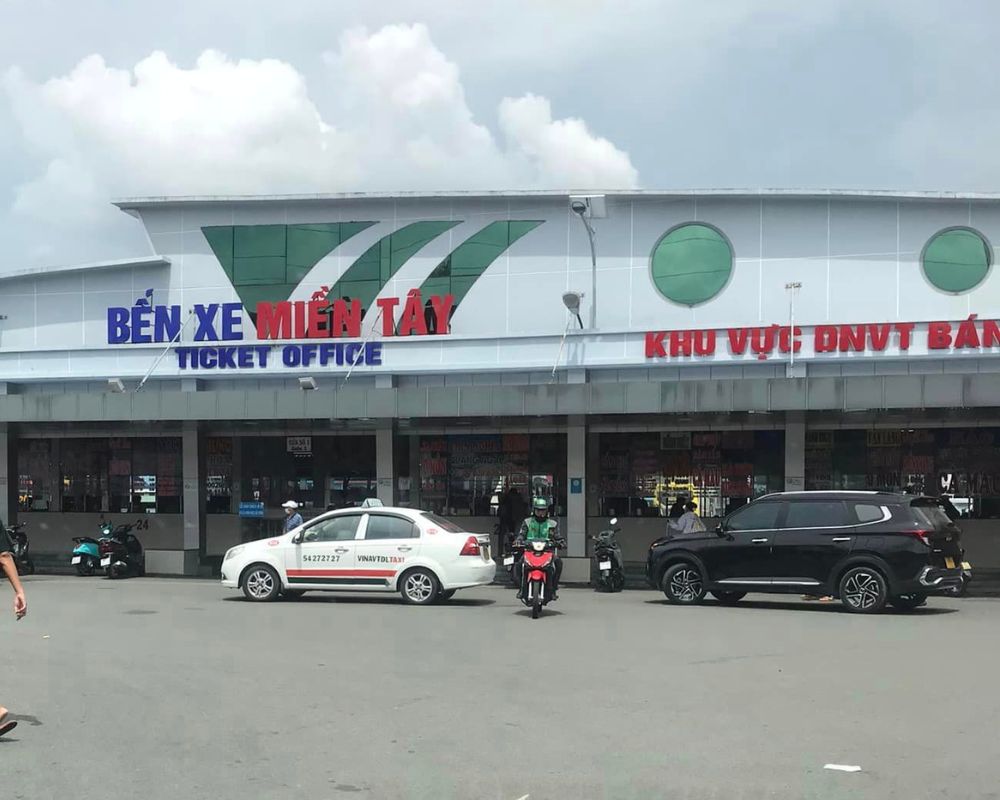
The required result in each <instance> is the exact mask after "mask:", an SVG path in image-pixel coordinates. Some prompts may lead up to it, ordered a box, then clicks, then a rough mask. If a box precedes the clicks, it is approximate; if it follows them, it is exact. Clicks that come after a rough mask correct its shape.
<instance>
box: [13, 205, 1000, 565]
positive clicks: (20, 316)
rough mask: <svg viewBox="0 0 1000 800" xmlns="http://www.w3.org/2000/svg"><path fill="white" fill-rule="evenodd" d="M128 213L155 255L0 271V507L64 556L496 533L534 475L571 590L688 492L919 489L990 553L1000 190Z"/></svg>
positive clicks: (724, 502)
mask: <svg viewBox="0 0 1000 800" xmlns="http://www.w3.org/2000/svg"><path fill="white" fill-rule="evenodd" d="M574 201H576V202H577V203H583V204H584V208H583V213H582V214H578V213H577V212H575V211H574V210H573V203H574ZM118 205H119V207H120V208H122V210H123V211H125V212H127V213H129V214H132V215H134V216H136V217H138V218H139V219H140V220H141V222H142V224H143V225H144V226H145V229H146V231H147V232H148V235H149V240H150V245H151V250H152V255H147V256H143V257H141V258H137V259H134V260H131V261H118V262H107V263H98V264H89V265H82V266H76V267H69V268H55V269H39V270H22V271H17V270H15V271H14V272H10V273H8V274H6V275H4V276H2V277H0V285H2V298H3V301H4V302H3V308H0V315H2V316H3V320H2V322H0V326H2V327H0V382H2V383H0V391H2V394H0V425H2V431H0V450H2V452H3V453H4V454H5V456H6V457H5V458H3V459H0V472H2V474H0V480H3V481H4V482H5V483H6V488H7V491H6V492H3V493H0V516H2V517H3V519H4V520H5V521H9V520H14V519H16V520H18V521H27V522H29V525H30V527H29V533H30V535H31V537H32V548H33V550H34V551H35V552H36V553H38V554H41V555H43V556H44V557H50V558H52V559H59V558H61V557H62V556H63V555H65V554H67V553H68V552H69V551H70V550H71V549H72V543H71V540H70V537H72V536H79V535H87V534H89V533H92V532H93V531H94V530H96V526H97V524H98V523H99V521H100V520H101V519H102V518H111V519H114V520H116V521H117V520H121V521H132V522H135V523H136V524H137V526H138V528H139V530H138V535H139V536H140V539H142V541H143V542H144V544H145V546H146V548H147V551H148V557H147V558H148V565H149V570H150V571H151V572H160V573H167V574H170V573H175V574H193V573H197V572H199V571H205V570H210V569H211V568H212V566H213V565H214V564H215V563H217V561H218V559H219V557H220V556H221V554H222V553H223V552H224V551H225V549H226V548H228V547H229V546H231V545H232V544H234V543H236V542H239V541H242V540H246V539H248V538H256V537H259V536H265V535H268V533H270V532H271V531H273V530H274V529H275V527H276V526H277V525H278V524H279V516H280V515H279V508H278V506H279V505H280V503H281V502H282V501H284V500H285V499H289V498H292V499H296V500H298V501H299V502H300V503H301V504H302V505H303V506H304V508H305V511H306V514H307V516H308V515H309V514H315V513H319V512H321V511H322V510H324V509H326V508H329V507H338V506H341V505H344V504H348V503H353V502H357V501H358V500H360V499H363V498H364V497H367V496H378V497H380V498H381V499H382V500H383V501H384V502H386V503H396V504H403V505H413V506H420V507H423V508H427V509H432V510H434V511H437V512H440V513H444V514H446V515H448V516H451V517H453V518H454V519H455V520H456V521H459V522H460V524H464V525H466V526H467V527H468V528H469V529H470V530H474V531H492V530H493V529H494V525H495V523H496V522H497V521H498V517H497V511H498V508H499V507H500V498H501V497H502V496H503V495H504V494H505V493H506V492H508V491H509V490H510V489H511V488H517V489H518V491H519V493H520V495H521V497H523V498H525V499H527V498H528V497H529V496H544V497H546V498H547V499H548V500H549V501H550V502H551V503H552V505H553V507H554V509H555V511H556V513H557V514H558V515H559V516H560V517H561V518H562V520H563V523H562V524H563V528H564V531H565V532H566V534H567V539H568V554H567V555H568V559H567V577H568V578H578V579H579V578H585V577H586V576H587V575H588V573H589V566H588V562H587V560H586V555H587V552H588V550H587V539H586V535H587V534H588V533H591V534H592V533H594V532H596V530H597V529H599V526H600V525H601V524H602V521H603V519H604V518H606V517H608V516H610V515H612V514H615V515H617V516H619V517H620V518H621V519H622V520H623V523H622V524H623V532H622V537H621V538H622V540H623V544H624V548H625V554H626V558H627V559H628V560H630V561H642V560H644V559H645V554H646V550H647V548H648V544H649V542H650V541H652V540H653V539H654V538H656V537H657V536H658V535H660V534H661V533H662V531H663V529H664V526H665V519H664V516H665V515H666V513H667V510H668V508H669V506H670V505H671V504H672V503H673V502H674V501H676V499H677V497H678V496H681V495H689V496H694V497H695V499H696V500H697V501H698V502H699V504H700V507H701V510H702V512H703V514H704V515H705V516H706V517H717V516H720V515H723V514H725V513H727V512H728V511H731V510H732V509H734V508H736V507H738V506H739V505H741V504H743V503H745V502H748V500H750V499H752V498H753V497H755V496H758V495H760V494H763V493H765V492H768V491H775V490H781V489H786V488H792V489H802V488H807V489H808V488H817V489H823V488H844V489H904V488H907V487H909V488H910V489H911V490H916V491H923V492H926V493H930V494H939V493H946V494H948V495H950V496H951V497H953V498H954V502H955V504H956V506H958V507H959V509H960V510H961V511H962V512H963V514H965V515H967V517H968V519H966V520H964V521H963V528H964V530H965V536H966V542H967V547H968V550H969V556H970V558H971V559H972V561H973V563H978V564H980V565H982V566H994V567H1000V522H998V521H997V519H998V518H1000V456H998V455H997V452H998V450H997V445H1000V413H998V409H997V407H998V406H1000V327H998V325H1000V323H998V320H1000V277H998V275H997V273H996V270H994V269H993V261H994V256H995V250H994V248H993V245H992V244H991V243H992V242H993V241H997V240H998V239H1000V196H998V197H991V196H955V195H917V194H877V193H837V192H829V193H789V192H694V193H677V194H667V193H643V192H629V193H613V194H605V195H591V196H586V197H576V198H575V197H573V196H571V195H569V194H566V193H518V194H505V193H495V194H446V195H421V196H416V195H414V196H376V195H343V196H322V197H259V198H256V197H255V198H192V199H186V198H157V199H144V200H132V201H123V202H121V203H119V204H118ZM588 227H589V228H590V230H591V231H592V232H593V248H594V249H593V252H594V255H595V258H596V269H595V268H594V266H593V263H592V252H591V239H590V236H589V235H588ZM595 289H596V291H595ZM595 301H596V302H595Z"/></svg>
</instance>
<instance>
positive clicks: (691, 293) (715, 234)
mask: <svg viewBox="0 0 1000 800" xmlns="http://www.w3.org/2000/svg"><path fill="white" fill-rule="evenodd" d="M649 268H650V273H651V274H652V277H653V285H654V286H656V290H657V291H658V292H659V293H660V294H662V295H663V296H664V297H666V298H667V299H668V300H673V301H674V302H675V303H680V304H681V305H685V306H694V305H698V303H704V302H705V301H706V300H711V299H712V298H713V297H715V296H716V295H717V294H718V293H719V292H721V291H722V289H723V287H724V286H725V285H726V283H727V282H728V281H729V276H730V275H732V272H733V248H732V247H731V246H730V244H729V241H728V240H727V239H726V237H725V236H723V235H722V234H721V233H720V232H719V231H718V230H716V229H715V228H713V227H712V226H711V225H704V224H702V223H700V222H688V223H685V224H684V225H678V226H677V227H676V228H672V229H671V230H669V231H667V232H666V233H665V234H664V235H663V236H662V237H661V238H660V241H658V242H657V243H656V247H654V248H653V254H652V256H650V259H649Z"/></svg>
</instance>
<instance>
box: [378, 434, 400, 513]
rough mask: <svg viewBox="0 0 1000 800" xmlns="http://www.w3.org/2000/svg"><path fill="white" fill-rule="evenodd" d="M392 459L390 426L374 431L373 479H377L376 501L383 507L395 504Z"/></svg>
mask: <svg viewBox="0 0 1000 800" xmlns="http://www.w3.org/2000/svg"><path fill="white" fill-rule="evenodd" d="M394 472H395V471H394V470H393V459H392V426H391V425H387V426H382V427H379V428H377V429H376V431H375V477H376V478H377V479H378V499H379V500H381V501H382V502H383V503H384V504H385V505H387V506H391V505H395V503H396V478H395V474H394Z"/></svg>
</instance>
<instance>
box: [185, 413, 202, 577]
mask: <svg viewBox="0 0 1000 800" xmlns="http://www.w3.org/2000/svg"><path fill="white" fill-rule="evenodd" d="M181 474H182V478H183V483H184V489H183V491H184V497H183V503H184V540H183V550H184V574H185V575H194V574H197V572H198V566H199V564H200V561H201V542H202V538H203V537H204V535H205V481H204V477H205V476H204V474H203V470H202V458H201V440H200V437H199V435H198V423H197V422H185V423H184V429H183V432H182V434H181Z"/></svg>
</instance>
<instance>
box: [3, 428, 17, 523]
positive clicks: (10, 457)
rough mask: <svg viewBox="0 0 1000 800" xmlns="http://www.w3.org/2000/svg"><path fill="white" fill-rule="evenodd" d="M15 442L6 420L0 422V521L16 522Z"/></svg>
mask: <svg viewBox="0 0 1000 800" xmlns="http://www.w3.org/2000/svg"><path fill="white" fill-rule="evenodd" d="M16 492H17V442H16V440H15V438H14V437H13V436H11V434H10V430H9V427H8V425H7V423H6V422H3V423H0V521H2V522H3V524H4V525H11V524H13V523H14V522H16V512H17V494H16Z"/></svg>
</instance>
